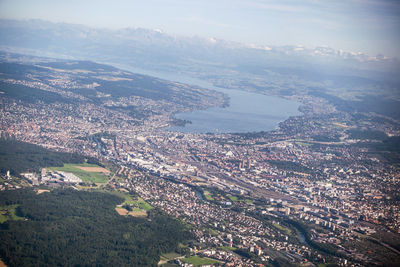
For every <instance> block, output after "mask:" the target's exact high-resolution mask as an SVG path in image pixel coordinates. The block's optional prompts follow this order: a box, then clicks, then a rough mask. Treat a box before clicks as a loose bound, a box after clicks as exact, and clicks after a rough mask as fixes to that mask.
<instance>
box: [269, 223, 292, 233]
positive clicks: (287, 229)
mask: <svg viewBox="0 0 400 267" xmlns="http://www.w3.org/2000/svg"><path fill="white" fill-rule="evenodd" d="M273 225H274V227H275V228H277V229H278V230H280V231H282V232H284V233H285V234H287V235H290V234H291V233H292V230H290V229H289V228H287V227H285V226H282V225H280V224H277V223H274V224H273Z"/></svg>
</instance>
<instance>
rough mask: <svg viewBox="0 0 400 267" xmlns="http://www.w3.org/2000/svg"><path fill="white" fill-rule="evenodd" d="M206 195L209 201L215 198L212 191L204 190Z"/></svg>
mask: <svg viewBox="0 0 400 267" xmlns="http://www.w3.org/2000/svg"><path fill="white" fill-rule="evenodd" d="M204 197H205V198H206V199H207V200H208V201H213V200H214V198H213V197H212V196H211V194H210V192H208V191H204Z"/></svg>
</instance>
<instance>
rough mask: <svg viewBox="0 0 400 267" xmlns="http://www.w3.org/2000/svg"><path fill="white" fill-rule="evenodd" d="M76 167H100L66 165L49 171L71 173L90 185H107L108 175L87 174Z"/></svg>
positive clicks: (51, 168) (50, 168) (98, 173)
mask: <svg viewBox="0 0 400 267" xmlns="http://www.w3.org/2000/svg"><path fill="white" fill-rule="evenodd" d="M76 166H80V167H100V166H98V165H95V164H87V163H84V164H64V166H63V167H49V168H48V169H49V170H53V171H63V172H70V173H73V174H75V175H76V176H78V177H79V178H81V179H82V181H84V182H90V183H106V182H107V181H108V179H109V176H108V175H105V174H103V173H100V172H87V171H84V170H81V169H78V168H76Z"/></svg>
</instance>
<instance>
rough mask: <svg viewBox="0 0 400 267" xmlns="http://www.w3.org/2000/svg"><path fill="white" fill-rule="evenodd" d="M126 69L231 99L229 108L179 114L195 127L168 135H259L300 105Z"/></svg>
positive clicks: (293, 113)
mask: <svg viewBox="0 0 400 267" xmlns="http://www.w3.org/2000/svg"><path fill="white" fill-rule="evenodd" d="M121 68H123V69H127V70H130V71H132V72H135V73H142V74H146V75H151V76H155V77H159V78H161V79H165V80H170V81H176V82H181V83H186V84H191V85H196V86H200V87H204V88H208V89H213V90H216V91H218V92H222V93H225V94H227V95H228V96H229V98H230V100H229V107H226V108H209V109H206V110H196V111H193V112H188V113H178V114H176V115H175V117H176V118H178V119H184V120H189V121H191V122H192V123H191V124H186V125H185V126H184V127H178V126H174V127H168V128H166V129H167V130H169V131H178V132H195V133H245V132H260V131H270V130H274V129H276V127H277V126H278V124H279V122H282V121H284V120H286V119H287V118H288V117H290V116H297V115H300V114H301V113H300V112H299V111H298V108H299V106H300V103H298V102H294V101H290V100H286V99H283V98H279V97H274V96H266V95H261V94H256V93H250V92H244V91H239V90H231V89H229V90H228V89H223V88H219V87H215V86H213V85H212V84H210V83H208V82H206V81H203V80H199V79H195V78H191V77H187V76H184V75H179V74H176V73H166V72H154V71H147V70H141V69H134V68H131V67H127V66H121Z"/></svg>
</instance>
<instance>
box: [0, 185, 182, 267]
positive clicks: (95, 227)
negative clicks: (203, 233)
mask: <svg viewBox="0 0 400 267" xmlns="http://www.w3.org/2000/svg"><path fill="white" fill-rule="evenodd" d="M122 201H123V199H121V198H119V197H117V196H115V195H112V194H109V193H104V192H84V191H74V190H72V189H71V190H55V191H51V192H47V193H42V194H40V195H37V194H36V193H35V192H34V191H32V190H28V189H27V190H13V191H5V192H2V193H1V195H0V206H6V205H12V204H18V208H17V210H16V212H17V215H18V216H20V217H23V218H26V220H21V221H7V222H5V223H3V224H0V240H1V242H0V257H1V258H2V260H3V261H4V262H5V264H6V265H7V266H157V262H158V261H159V256H160V254H161V253H164V252H169V251H171V250H174V249H175V248H176V247H177V246H178V243H179V242H182V241H184V240H186V239H187V238H190V234H189V232H188V231H187V230H185V227H184V226H183V225H182V224H181V223H180V222H179V221H177V220H175V219H173V218H170V217H168V216H165V215H163V214H161V212H160V211H157V210H152V211H151V212H150V213H149V216H148V218H134V217H125V216H120V215H118V214H117V213H116V211H115V209H114V208H115V206H116V205H117V204H119V203H121V202H122Z"/></svg>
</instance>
